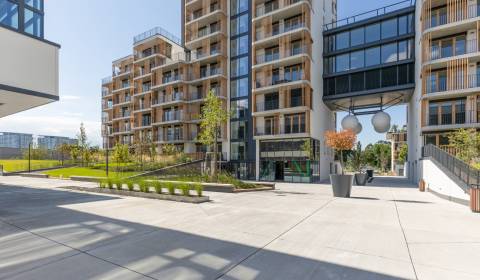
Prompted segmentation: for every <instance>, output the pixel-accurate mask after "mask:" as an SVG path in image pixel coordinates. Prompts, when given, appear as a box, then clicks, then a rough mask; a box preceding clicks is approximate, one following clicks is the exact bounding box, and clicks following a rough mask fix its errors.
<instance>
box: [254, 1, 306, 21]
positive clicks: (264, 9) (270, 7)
mask: <svg viewBox="0 0 480 280" xmlns="http://www.w3.org/2000/svg"><path fill="white" fill-rule="evenodd" d="M303 1H306V2H310V3H311V2H312V1H311V0H277V1H268V2H265V3H262V4H260V5H257V6H256V7H255V16H256V17H260V16H263V15H266V14H269V13H271V12H274V11H276V10H279V9H282V8H285V7H288V6H290V5H293V4H296V3H298V2H303Z"/></svg>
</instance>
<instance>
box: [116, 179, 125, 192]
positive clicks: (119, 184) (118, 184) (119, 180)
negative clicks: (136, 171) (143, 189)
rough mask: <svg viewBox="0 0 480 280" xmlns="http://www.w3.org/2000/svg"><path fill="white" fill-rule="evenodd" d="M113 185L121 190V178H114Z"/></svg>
mask: <svg viewBox="0 0 480 280" xmlns="http://www.w3.org/2000/svg"><path fill="white" fill-rule="evenodd" d="M115 186H116V187H117V190H119V191H121V190H122V186H123V181H122V180H121V179H116V180H115Z"/></svg>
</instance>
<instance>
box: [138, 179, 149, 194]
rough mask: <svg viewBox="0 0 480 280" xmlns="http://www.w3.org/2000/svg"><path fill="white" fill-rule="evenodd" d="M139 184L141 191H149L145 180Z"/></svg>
mask: <svg viewBox="0 0 480 280" xmlns="http://www.w3.org/2000/svg"><path fill="white" fill-rule="evenodd" d="M137 185H138V188H139V190H140V191H141V192H147V184H146V183H145V181H138V182H137Z"/></svg>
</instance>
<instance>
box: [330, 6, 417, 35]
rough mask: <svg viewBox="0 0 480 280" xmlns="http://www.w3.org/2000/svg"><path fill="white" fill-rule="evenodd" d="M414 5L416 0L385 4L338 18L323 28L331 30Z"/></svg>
mask: <svg viewBox="0 0 480 280" xmlns="http://www.w3.org/2000/svg"><path fill="white" fill-rule="evenodd" d="M412 6H415V0H405V1H401V2H398V3H395V4H392V5H388V6H385V7H382V8H378V9H375V10H371V11H368V12H364V13H361V14H358V15H354V16H351V17H348V18H344V19H341V20H337V21H334V22H331V23H328V24H325V25H324V26H323V30H330V29H333V28H337V27H340V26H344V25H347V24H351V23H355V22H358V21H362V20H365V19H369V18H372V17H378V16H381V15H384V14H387V13H391V12H394V11H397V10H400V9H404V8H408V7H412Z"/></svg>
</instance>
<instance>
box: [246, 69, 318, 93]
mask: <svg viewBox="0 0 480 280" xmlns="http://www.w3.org/2000/svg"><path fill="white" fill-rule="evenodd" d="M308 79H309V77H307V75H305V73H304V71H296V72H289V73H285V74H283V75H273V76H270V77H266V78H257V80H256V81H255V88H254V90H255V91H259V90H262V89H264V88H268V87H277V86H281V85H283V84H288V83H294V82H300V81H304V80H306V81H307V82H308Z"/></svg>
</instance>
